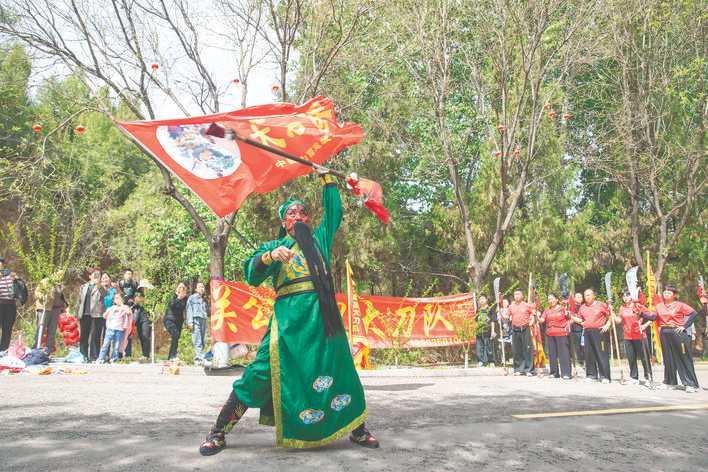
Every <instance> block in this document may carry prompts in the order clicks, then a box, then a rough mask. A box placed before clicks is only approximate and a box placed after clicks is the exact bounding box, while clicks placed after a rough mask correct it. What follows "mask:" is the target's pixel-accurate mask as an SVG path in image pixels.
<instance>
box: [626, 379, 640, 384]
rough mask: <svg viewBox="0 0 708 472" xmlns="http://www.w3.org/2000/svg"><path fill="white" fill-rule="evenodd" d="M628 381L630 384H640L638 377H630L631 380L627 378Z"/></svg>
mask: <svg viewBox="0 0 708 472" xmlns="http://www.w3.org/2000/svg"><path fill="white" fill-rule="evenodd" d="M627 383H628V384H629V385H639V380H638V379H629V380H627Z"/></svg>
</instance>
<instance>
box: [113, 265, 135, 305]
mask: <svg viewBox="0 0 708 472" xmlns="http://www.w3.org/2000/svg"><path fill="white" fill-rule="evenodd" d="M118 288H119V289H120V291H121V293H122V294H123V301H124V303H125V304H126V305H128V306H132V305H133V302H134V298H135V294H136V293H138V282H136V281H135V280H134V279H133V269H125V271H124V272H123V280H121V281H120V282H118Z"/></svg>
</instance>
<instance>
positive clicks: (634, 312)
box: [615, 291, 651, 384]
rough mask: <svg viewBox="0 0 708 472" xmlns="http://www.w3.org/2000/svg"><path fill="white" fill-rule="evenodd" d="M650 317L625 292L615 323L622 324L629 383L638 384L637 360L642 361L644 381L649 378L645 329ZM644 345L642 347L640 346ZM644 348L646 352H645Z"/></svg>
mask: <svg viewBox="0 0 708 472" xmlns="http://www.w3.org/2000/svg"><path fill="white" fill-rule="evenodd" d="M648 315H650V313H649V311H648V310H647V308H646V307H645V306H643V305H641V304H640V303H639V302H637V301H634V300H632V294H631V293H630V292H629V291H625V292H624V295H623V296H622V306H621V307H620V309H619V317H618V318H617V319H616V320H615V322H616V323H618V324H619V323H622V332H623V333H624V351H625V352H626V353H627V363H628V364H629V377H630V379H631V380H630V381H629V383H632V384H638V383H639V369H638V368H637V358H640V359H641V360H642V369H643V370H644V380H646V381H649V379H650V378H651V359H650V358H648V354H649V351H648V348H647V344H646V343H647V340H646V332H647V331H646V328H647V327H648V326H649V325H650V324H651V320H648V319H646V316H648ZM642 344H644V346H642ZM645 348H647V350H646V351H645Z"/></svg>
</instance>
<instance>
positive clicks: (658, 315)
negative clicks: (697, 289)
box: [648, 284, 698, 393]
mask: <svg viewBox="0 0 708 472" xmlns="http://www.w3.org/2000/svg"><path fill="white" fill-rule="evenodd" d="M677 293H678V291H677V290H676V286H675V285H671V284H667V285H666V286H665V287H664V291H663V293H662V297H663V299H664V300H663V301H662V302H661V303H657V305H656V307H655V308H654V312H653V313H652V315H650V317H648V318H649V319H655V320H656V322H657V324H658V325H659V339H660V340H661V349H662V352H663V354H664V383H663V385H662V387H661V388H667V389H668V388H676V387H677V385H678V380H677V378H676V372H677V371H678V376H679V377H680V378H681V383H683V384H684V385H685V386H686V393H696V392H697V391H698V378H697V377H696V371H695V369H694V367H693V358H692V357H691V336H690V335H689V334H688V333H686V329H687V328H689V327H690V326H691V325H692V324H693V321H694V320H695V319H696V316H698V313H696V310H694V309H693V308H691V307H690V306H688V305H686V304H685V303H683V302H680V301H678V300H677V298H676V294H677Z"/></svg>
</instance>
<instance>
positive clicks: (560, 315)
mask: <svg viewBox="0 0 708 472" xmlns="http://www.w3.org/2000/svg"><path fill="white" fill-rule="evenodd" d="M569 319H570V315H569V313H568V311H567V310H566V308H565V306H562V305H561V304H559V303H558V297H557V296H556V294H555V293H549V294H548V308H546V309H545V310H544V311H543V314H542V315H541V316H540V317H539V318H538V321H539V322H541V323H545V324H546V342H547V343H548V344H547V345H548V361H549V364H550V370H551V375H552V376H553V377H555V378H560V377H561V376H562V377H563V379H565V380H569V379H570V376H571V370H570V339H569V333H570V328H569V325H570V323H569V322H568V320H569ZM559 366H560V369H559Z"/></svg>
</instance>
